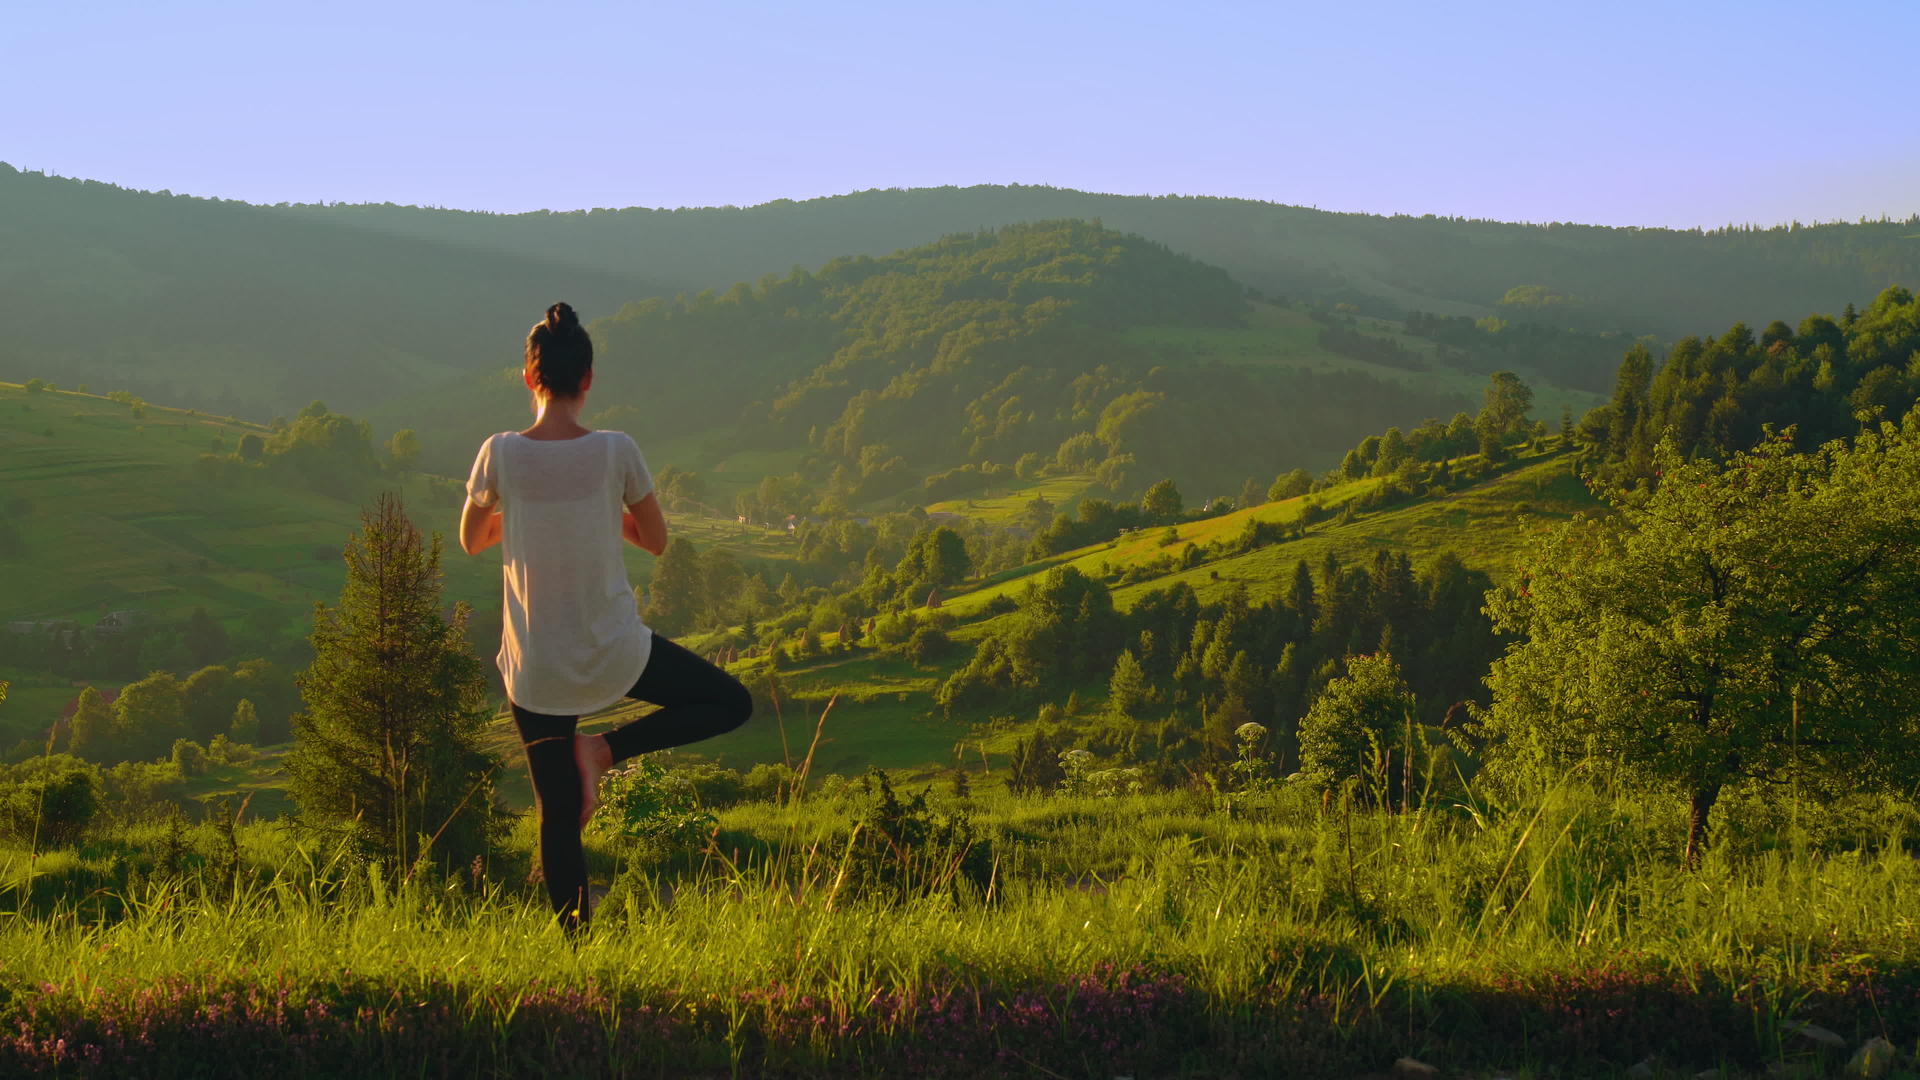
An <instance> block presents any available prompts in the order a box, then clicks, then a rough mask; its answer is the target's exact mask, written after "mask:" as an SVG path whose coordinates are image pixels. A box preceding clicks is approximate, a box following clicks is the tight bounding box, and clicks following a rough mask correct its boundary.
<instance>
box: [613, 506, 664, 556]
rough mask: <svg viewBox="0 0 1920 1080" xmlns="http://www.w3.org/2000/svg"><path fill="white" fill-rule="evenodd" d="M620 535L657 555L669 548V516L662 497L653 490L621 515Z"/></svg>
mask: <svg viewBox="0 0 1920 1080" xmlns="http://www.w3.org/2000/svg"><path fill="white" fill-rule="evenodd" d="M620 535H621V537H622V538H623V539H625V540H626V542H627V543H629V544H632V545H633V546H635V547H637V548H640V549H642V550H644V551H648V552H651V553H653V554H655V555H658V554H660V553H661V552H663V551H665V550H667V517H666V515H665V514H663V513H661V511H660V498H659V496H657V495H655V494H653V493H652V492H648V493H647V497H646V498H644V499H641V500H640V501H639V502H637V503H634V504H633V505H631V506H629V507H627V512H626V513H624V514H622V515H620Z"/></svg>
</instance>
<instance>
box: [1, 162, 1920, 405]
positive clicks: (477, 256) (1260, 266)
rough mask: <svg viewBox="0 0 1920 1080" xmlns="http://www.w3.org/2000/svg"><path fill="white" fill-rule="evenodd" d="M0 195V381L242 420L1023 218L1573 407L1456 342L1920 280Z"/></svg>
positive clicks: (1870, 249)
mask: <svg viewBox="0 0 1920 1080" xmlns="http://www.w3.org/2000/svg"><path fill="white" fill-rule="evenodd" d="M0 200H3V201H4V202H5V203H6V205H7V207H8V210H9V212H8V213H7V214H6V215H4V218H3V219H0V313H4V314H5V315H6V316H8V322H9V325H12V326H15V327H16V328H17V329H16V332H15V333H14V334H13V335H11V337H10V340H9V342H8V344H7V345H6V346H4V347H0V378H10V379H14V380H24V379H27V378H32V377H42V378H55V379H60V380H63V381H70V382H78V381H85V382H88V383H91V384H93V385H95V386H99V387H112V388H117V389H128V390H132V391H134V392H136V393H139V394H141V395H143V396H146V397H150V398H154V399H156V400H165V401H171V402H174V403H176V404H184V405H194V406H197V407H200V408H202V409H205V410H209V411H218V412H222V413H225V414H230V415H246V416H250V417H252V418H253V419H257V420H264V419H266V418H267V417H269V416H271V415H273V414H274V413H276V412H278V413H290V412H292V411H293V410H295V409H297V408H299V407H300V406H301V405H303V404H305V403H306V402H307V401H309V400H312V399H313V398H316V397H318V398H322V399H324V400H327V401H330V402H332V403H334V404H335V405H337V406H340V407H342V408H345V409H347V410H348V411H349V412H352V413H355V414H360V413H363V412H365V410H366V409H367V408H368V407H369V406H371V405H373V404H376V403H379V402H382V401H385V400H388V399H391V398H393V397H395V396H401V397H404V396H406V395H408V394H410V393H413V392H417V391H419V390H422V389H425V388H427V387H431V386H434V385H436V384H438V383H443V382H445V381H447V380H448V379H449V378H451V377H454V376H459V375H462V374H468V373H473V372H484V371H488V370H496V369H498V368H499V367H501V366H503V365H506V364H510V363H512V362H514V360H515V359H516V356H517V353H518V344H519V341H520V340H521V336H522V335H523V334H524V333H525V330H526V327H527V325H528V324H529V323H531V322H532V320H533V318H534V316H536V315H537V314H538V313H539V312H540V311H541V310H542V309H543V308H544V306H545V305H546V304H548V303H550V302H552V301H553V300H554V299H556V298H559V297H565V298H567V299H569V300H570V301H571V302H573V303H574V304H575V306H576V307H578V308H579V309H581V310H582V311H585V312H588V313H590V314H591V313H595V312H611V311H614V310H616V309H617V308H618V307H619V306H620V305H622V304H625V303H628V302H632V301H637V300H642V299H645V298H648V297H670V296H673V295H675V294H678V293H684V294H686V295H688V296H693V295H697V294H698V293H699V292H701V291H702V290H705V289H715V290H724V289H726V288H727V287H729V286H730V285H732V284H733V283H734V282H741V281H749V282H757V281H759V280H761V279H762V278H764V277H765V276H767V275H769V274H771V275H782V274H787V273H788V272H789V271H790V270H791V269H792V268H793V267H795V266H807V267H818V266H821V265H823V264H826V263H828V262H829V261H831V260H834V259H837V258H841V257H852V258H855V259H858V258H862V257H869V258H871V257H879V256H884V255H887V254H888V253H891V252H896V251H900V250H903V249H908V248H912V247H915V246H917V245H924V244H927V243H929V242H930V241H932V240H934V239H935V238H936V237H939V236H942V235H951V234H956V233H960V232H964V231H978V230H981V229H983V228H986V229H996V228H1002V227H1005V226H1008V225H1016V224H1022V223H1033V222H1040V221H1053V220H1065V219H1078V220H1087V221H1099V222H1101V223H1103V224H1104V225H1105V226H1106V227H1108V228H1111V229H1113V230H1116V231H1120V232H1125V233H1130V234H1133V235H1137V236H1140V237H1143V238H1145V239H1146V240H1148V241H1151V242H1153V243H1156V244H1159V245H1164V246H1165V247H1166V248H1167V249H1169V250H1170V251H1172V252H1174V253H1177V254H1179V255H1182V256H1185V257H1189V258H1192V259H1196V260H1198V261H1200V262H1202V263H1205V264H1207V265H1210V266H1215V267H1219V268H1221V269H1222V270H1224V271H1225V272H1227V273H1228V274H1231V275H1232V276H1233V278H1234V279H1235V280H1237V281H1239V282H1241V283H1242V284H1244V285H1246V286H1249V287H1251V288H1253V289H1256V290H1259V291H1260V292H1261V293H1263V294H1266V295H1267V296H1269V297H1284V298H1286V299H1287V300H1288V301H1289V302H1292V303H1296V304H1307V305H1315V306H1319V307H1322V308H1329V309H1332V308H1338V307H1340V306H1342V305H1344V306H1346V307H1349V308H1351V309H1353V310H1354V311H1356V312H1359V313H1363V314H1365V315H1368V316H1377V317H1382V318H1386V319H1388V320H1392V321H1394V322H1395V323H1396V325H1399V326H1400V327H1401V330H1402V331H1405V332H1414V331H1417V330H1421V329H1424V330H1428V331H1433V332H1439V330H1438V329H1436V328H1435V327H1433V326H1431V325H1428V324H1427V323H1424V322H1421V323H1416V322H1406V321H1403V320H1405V319H1408V318H1409V317H1410V316H1411V315H1412V313H1416V312H1426V313H1437V314H1438V315H1441V316H1453V317H1462V318H1464V319H1465V326H1466V329H1464V330H1462V329H1461V328H1458V327H1456V328H1455V330H1456V331H1458V332H1453V333H1445V334H1443V335H1442V336H1445V337H1448V338H1449V339H1450V341H1449V344H1448V346H1447V347H1448V348H1452V349H1456V350H1459V351H1460V352H1461V353H1462V355H1463V357H1464V365H1463V366H1465V367H1466V368H1468V369H1469V370H1472V371H1481V372H1484V371H1489V370H1493V369H1495V368H1502V367H1512V368H1519V367H1523V366H1525V364H1524V359H1525V357H1526V356H1527V355H1532V356H1533V357H1534V361H1535V364H1536V365H1537V366H1540V367H1543V368H1551V369H1552V371H1553V380H1552V381H1554V382H1556V383H1558V384H1561V385H1566V386H1572V387H1576V388H1579V389H1583V390H1588V391H1594V390H1600V391H1604V390H1605V389H1606V380H1607V379H1608V378H1609V376H1610V375H1611V372H1612V368H1613V366H1614V363H1615V362H1617V359H1618V355H1619V352H1620V351H1621V347H1613V348H1611V349H1604V350H1603V349H1597V348H1586V347H1579V348H1573V347H1570V346H1569V348H1567V349H1549V350H1542V349H1539V348H1535V347H1533V345H1534V344H1537V343H1532V344H1530V345H1529V347H1528V348H1527V349H1525V350H1514V349H1512V348H1509V347H1506V346H1505V345H1503V343H1501V342H1499V341H1497V340H1495V337H1497V335H1492V334H1488V333H1484V332H1481V333H1475V332H1471V330H1472V327H1473V320H1475V319H1483V320H1487V321H1488V322H1489V324H1490V325H1491V324H1493V323H1504V324H1509V325H1511V326H1514V327H1531V328H1535V329H1542V328H1544V332H1545V333H1547V334H1548V335H1549V336H1550V337H1552V336H1553V335H1561V336H1562V337H1564V335H1565V333H1566V332H1567V331H1568V330H1569V328H1578V329H1579V330H1580V331H1581V332H1583V333H1615V334H1621V335H1624V340H1623V342H1622V347H1623V346H1624V344H1625V342H1626V341H1631V340H1632V339H1633V338H1634V337H1636V336H1638V335H1642V334H1653V335H1656V336H1658V337H1660V338H1662V339H1666V340H1671V339H1673V338H1677V337H1679V336H1681V335H1683V334H1686V333H1695V332H1701V331H1703V330H1707V329H1710V328H1713V327H1717V326H1725V325H1728V324H1731V323H1733V322H1735V321H1742V320H1744V321H1747V322H1749V323H1753V324H1755V325H1758V324H1759V323H1761V322H1763V321H1764V320H1765V319H1767V318H1770V317H1772V316H1773V315H1774V314H1775V313H1778V312H1781V311H1805V310H1808V309H1813V310H1820V311H1827V312H1837V311H1838V310H1839V309H1841V308H1842V307H1843V306H1844V305H1845V304H1847V303H1848V302H1857V303H1864V302H1865V301H1866V300H1867V299H1868V298H1869V297H1871V296H1873V295H1874V294H1876V293H1878V292H1879V291H1880V290H1881V289H1882V288H1884V287H1885V286H1886V285H1888V284H1891V283H1894V282H1897V281H1912V280H1920V240H1916V239H1915V236H1916V235H1920V234H1916V232H1915V229H1914V225H1913V223H1912V222H1905V223H1897V222H1883V223H1872V222H1867V223H1859V224H1825V225H1818V226H1811V227H1808V226H1794V227H1782V228H1777V229H1763V230H1753V229H1726V230H1718V231H1711V232H1702V231H1695V230H1668V229H1626V228H1621V229H1614V228H1601V227H1591V226H1579V225H1564V224H1556V225H1519V224H1509V223H1501V222H1491V221H1469V220H1459V219H1442V218H1431V217H1427V218H1412V217H1383V216H1377V215H1366V214H1335V213H1327V212H1322V211H1318V210H1311V209H1306V208H1302V207H1290V206H1282V205H1277V204H1272V203H1262V202H1255V201H1250V200H1237V199H1215V198H1188V197H1163V198H1147V197H1138V196H1118V195H1100V194H1092V193H1087V192H1078V191H1072V190H1067V189H1057V188H1047V187H1031V186H1011V187H1001V186H980V187H972V188H931V189H915V190H893V191H868V192H860V193H857V194H851V195H844V196H836V197H832V198H823V199H812V200H807V201H804V202H793V201H788V200H779V201H776V202H772V203H768V204H765V205H762V206H756V207H748V208H715V209H697V210H675V211H658V210H648V209H644V208H629V209H625V210H600V211H590V212H589V211H578V212H568V213H548V212H544V211H542V212H536V213H529V214H518V215H503V214H483V213H468V212H462V211H452V210H438V209H428V208H421V207H401V206H391V205H383V206H346V205H330V206H280V207H264V206H252V205H248V204H245V203H239V202H233V201H227V200H218V199H201V198H193V197H189V196H185V195H175V194H173V193H171V192H140V191H130V190H126V189H122V188H119V187H116V186H114V185H111V184H104V183H97V182H92V181H81V180H70V179H64V178H59V177H49V176H44V175H41V174H38V173H30V172H19V171H17V170H15V169H13V168H12V167H11V166H6V165H3V164H0ZM1414 336H1415V337H1419V336H1421V335H1420V334H1419V333H1414ZM1560 345H1562V346H1567V345H1568V342H1567V341H1565V340H1561V341H1560ZM1550 353H1564V355H1559V356H1557V358H1552V357H1550V356H1549V355H1548V354H1550ZM650 359H652V360H653V361H655V362H656V363H659V364H662V365H670V364H672V363H674V362H675V361H676V359H677V358H676V357H674V356H671V355H666V356H655V357H651V358H650ZM733 374H736V375H738V374H742V373H740V372H735V373H733ZM742 404H744V402H743V403H742Z"/></svg>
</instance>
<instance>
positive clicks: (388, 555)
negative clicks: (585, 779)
mask: <svg viewBox="0 0 1920 1080" xmlns="http://www.w3.org/2000/svg"><path fill="white" fill-rule="evenodd" d="M346 561H347V583H346V587H345V588H344V589H343V590H342V591H341V594H340V603H339V606H337V607H333V608H329V607H326V606H325V605H321V606H319V607H318V608H316V610H315V612H314V625H313V634H312V637H311V638H310V639H309V640H311V641H312V643H313V651H314V658H313V663H312V664H311V665H310V666H309V667H308V668H307V669H306V670H305V671H304V672H302V673H301V674H300V676H299V677H298V678H297V679H296V680H295V681H296V683H297V684H298V686H299V688H300V694H301V697H302V698H303V699H304V700H305V702H306V709H305V711H303V712H302V713H300V714H299V715H297V716H295V717H294V718H293V729H294V740H295V743H294V748H293V750H292V751H291V752H289V753H288V754H287V758H286V771H287V777H288V788H289V789H290V792H291V794H292V795H293V798H294V801H295V802H296V803H298V805H299V807H300V812H301V816H302V818H303V819H305V820H306V821H308V822H309V823H324V824H327V825H331V826H335V827H339V828H341V829H342V830H343V831H345V832H346V833H347V834H348V835H350V836H351V837H352V838H353V839H354V840H355V842H356V843H357V844H358V845H359V846H360V847H361V849H362V850H363V851H364V852H366V853H367V854H369V855H371V856H373V857H375V858H377V859H378V860H380V861H381V862H382V863H383V864H384V865H385V866H386V867H387V868H388V869H390V870H397V869H401V868H405V867H410V866H412V865H413V864H414V863H415V862H416V861H417V860H419V859H420V858H422V857H426V856H429V855H430V856H431V857H432V858H434V859H435V860H436V861H438V862H440V863H441V864H443V865H459V864H461V863H464V862H465V861H467V860H468V859H471V858H473V857H474V856H476V855H479V854H482V853H484V852H485V851H486V850H487V848H488V847H489V845H490V843H491V841H492V840H493V838H494V836H495V834H496V831H497V827H496V821H495V818H494V815H493V796H492V791H491V786H492V777H493V773H494V770H495V769H496V768H498V766H499V761H498V759H497V758H495V757H494V756H493V755H492V754H490V753H488V752H487V751H486V750H485V749H483V747H482V745H481V742H480V737H481V732H482V731H483V730H484V729H485V727H486V725H487V722H488V720H489V719H490V711H491V710H489V709H488V707H487V700H486V699H487V679H486V675H485V673H484V671H483V670H482V668H481V664H480V661H479V660H478V659H477V658H476V657H475V656H474V655H473V652H472V650H471V649H470V648H469V647H468V645H467V638H466V622H467V615H468V609H467V607H466V605H465V604H460V605H456V606H455V608H454V611H453V618H452V619H451V620H448V619H443V618H442V617H441V615H440V538H439V536H438V535H436V536H434V538H433V540H432V542H431V543H430V544H427V543H423V542H422V540H421V536H420V532H419V530H417V529H415V528H414V527H413V523H412V522H411V521H409V520H407V516H406V513H405V511H404V510H403V509H402V508H401V505H400V501H399V499H398V498H397V497H395V496H394V495H392V494H386V495H382V496H381V497H380V499H379V500H378V502H376V504H375V505H374V507H373V509H371V510H369V511H366V512H364V513H363V514H362V515H361V531H360V532H359V533H358V534H356V535H355V536H353V537H352V538H351V539H350V540H349V541H348V542H347V548H346Z"/></svg>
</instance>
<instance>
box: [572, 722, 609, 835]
mask: <svg viewBox="0 0 1920 1080" xmlns="http://www.w3.org/2000/svg"><path fill="white" fill-rule="evenodd" d="M573 761H574V764H576V765H578V766H579V767H580V827H581V828H583V829H584V828H586V827H587V822H588V821H590V820H592V819H593V812H594V811H595V810H598V809H600V778H601V777H602V776H605V775H606V773H607V770H608V769H611V768H613V748H612V747H610V746H608V745H607V739H606V736H604V735H575V736H574V737H573Z"/></svg>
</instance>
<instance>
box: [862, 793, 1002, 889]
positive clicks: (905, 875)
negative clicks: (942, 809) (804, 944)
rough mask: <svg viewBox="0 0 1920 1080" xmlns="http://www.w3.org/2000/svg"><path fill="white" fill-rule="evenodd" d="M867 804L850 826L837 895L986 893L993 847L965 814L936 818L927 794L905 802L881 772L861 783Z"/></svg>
mask: <svg viewBox="0 0 1920 1080" xmlns="http://www.w3.org/2000/svg"><path fill="white" fill-rule="evenodd" d="M860 789H861V793H862V795H863V797H864V798H863V800H862V801H863V802H864V805H861V806H859V807H858V808H857V809H856V810H855V813H854V817H853V820H852V821H851V822H850V823H849V830H848V834H847V837H846V839H845V841H844V848H843V850H844V851H845V852H846V854H845V855H844V856H843V857H842V858H843V863H842V866H841V870H840V873H839V876H838V878H837V881H836V886H835V888H836V892H838V891H840V890H845V891H848V892H850V893H852V894H853V895H855V896H861V897H873V898H879V899H887V900H906V899H909V898H912V897H917V896H932V895H937V894H941V893H947V894H952V893H955V892H957V891H959V890H961V889H962V888H965V887H969V886H970V887H972V888H977V889H981V890H984V889H985V888H986V887H987V883H988V882H989V881H990V880H991V878H992V874H993V850H992V845H991V844H990V843H988V842H987V841H986V840H985V839H983V838H982V837H981V836H980V835H979V833H978V831H977V830H975V828H974V826H973V821H972V819H971V818H969V817H968V816H967V815H966V814H964V813H953V814H936V813H934V812H933V811H932V810H931V809H929V808H928V806H927V793H926V792H924V791H923V792H921V793H920V794H918V795H915V796H913V797H911V798H908V799H905V800H902V799H901V798H900V797H899V796H898V795H896V794H895V793H894V790H893V784H892V782H891V781H890V780H889V779H888V777H887V774H886V773H885V772H883V771H881V770H879V769H874V770H872V771H870V772H868V773H867V774H866V775H865V776H863V777H861V779H860Z"/></svg>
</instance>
